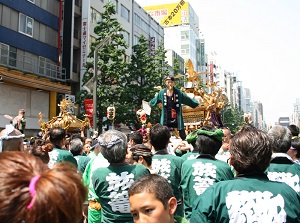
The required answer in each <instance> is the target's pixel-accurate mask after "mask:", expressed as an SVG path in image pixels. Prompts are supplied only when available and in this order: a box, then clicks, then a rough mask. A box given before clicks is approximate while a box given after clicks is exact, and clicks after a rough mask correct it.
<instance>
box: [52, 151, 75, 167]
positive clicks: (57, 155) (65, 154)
mask: <svg viewBox="0 0 300 223" xmlns="http://www.w3.org/2000/svg"><path fill="white" fill-rule="evenodd" d="M49 157H50V160H49V163H48V167H49V168H52V167H53V166H54V165H55V164H56V163H59V162H64V161H67V162H71V163H73V164H74V165H75V166H76V168H77V161H76V159H75V158H74V156H73V154H72V153H70V152H69V151H67V150H64V149H61V148H58V147H56V148H54V149H53V150H52V151H51V152H49Z"/></svg>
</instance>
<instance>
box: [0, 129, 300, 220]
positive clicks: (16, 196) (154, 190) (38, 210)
mask: <svg viewBox="0 0 300 223" xmlns="http://www.w3.org/2000/svg"><path fill="white" fill-rule="evenodd" d="M298 135H299V128H298V127H297V126H295V125H290V126H289V127H288V128H287V127H282V126H279V125H276V126H274V127H272V128H271V129H270V130H269V131H268V132H267V133H265V132H263V131H262V130H259V129H257V128H255V127H253V126H251V125H245V126H243V127H241V129H240V130H239V131H238V132H236V133H235V134H234V135H232V134H231V132H230V130H229V129H228V128H216V127H212V126H203V127H201V128H199V129H197V130H195V131H193V132H191V133H189V134H188V135H187V137H186V139H185V141H184V143H183V142H178V140H177V139H176V140H173V138H174V137H173V136H171V133H170V130H169V128H168V127H167V126H164V125H161V124H159V123H158V124H155V125H153V126H152V127H151V129H150V133H149V142H148V143H147V145H151V148H149V147H148V146H147V145H145V140H143V136H142V135H141V133H139V132H133V133H131V134H129V135H128V136H126V135H125V134H124V133H122V132H120V131H117V130H109V131H107V132H105V133H103V134H101V135H100V136H99V137H97V138H89V137H88V138H87V137H83V136H82V135H80V134H73V135H69V134H67V133H66V131H65V130H64V129H62V128H60V127H55V128H52V129H50V131H49V133H48V136H47V137H41V136H37V137H34V138H33V139H32V140H30V147H29V149H27V150H26V151H24V148H23V139H24V134H22V132H20V131H19V130H18V129H16V128H15V127H14V126H13V125H7V126H6V128H5V129H4V130H2V131H1V132H0V150H1V153H0V179H1V180H0V194H1V195H2V196H0V200H1V201H0V222H70V223H71V222H78V223H79V222H80V223H82V222H85V223H86V222H89V223H96V222H98V223H99V222H108V223H112V222H139V223H142V222H151V223H156V222H163V223H164V222H166V223H175V222H182V223H184V222H191V223H194V222H300V217H299V216H300V209H299V206H300V196H299V195H300V180H299V179H300V165H299V152H298V151H299V146H298V145H299V143H298V141H299V136H298ZM174 143H175V144H174ZM179 144H180V145H183V144H188V145H189V148H190V149H189V150H188V151H187V150H186V149H184V154H180V155H179V153H174V151H171V150H172V149H173V150H176V149H178V148H179V147H180V146H178V145H179ZM170 148H172V149H171V150H170ZM176 154H177V155H176Z"/></svg>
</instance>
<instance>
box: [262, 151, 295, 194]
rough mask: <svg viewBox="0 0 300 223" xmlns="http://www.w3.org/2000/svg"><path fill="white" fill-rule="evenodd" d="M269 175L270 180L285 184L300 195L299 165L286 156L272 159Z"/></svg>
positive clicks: (268, 170)
mask: <svg viewBox="0 0 300 223" xmlns="http://www.w3.org/2000/svg"><path fill="white" fill-rule="evenodd" d="M282 155H283V154H282ZM285 155H286V154H285ZM273 156H274V154H273ZM267 174H268V178H269V180H272V181H278V182H284V183H286V184H287V185H289V186H290V187H291V188H293V189H294V190H295V191H296V192H297V193H298V194H299V195H300V165H299V164H296V163H294V162H293V161H292V160H290V159H288V157H285V156H284V155H283V156H276V157H275V158H274V159H272V161H271V164H270V166H269V167H268V169H267Z"/></svg>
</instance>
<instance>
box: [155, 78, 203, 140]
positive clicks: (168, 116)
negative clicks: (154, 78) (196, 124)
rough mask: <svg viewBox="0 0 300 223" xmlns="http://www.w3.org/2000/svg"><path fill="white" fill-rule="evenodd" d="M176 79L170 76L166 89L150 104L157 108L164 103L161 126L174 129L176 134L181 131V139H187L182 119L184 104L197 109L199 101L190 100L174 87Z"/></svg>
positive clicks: (167, 79)
mask: <svg viewBox="0 0 300 223" xmlns="http://www.w3.org/2000/svg"><path fill="white" fill-rule="evenodd" d="M174 84H175V79H174V77H171V76H168V77H167V78H166V88H164V89H162V90H160V91H159V93H158V94H157V95H156V96H155V97H154V98H153V99H152V100H151V101H150V102H149V104H150V106H152V107H153V106H155V105H157V104H159V103H162V108H161V116H160V124H162V125H165V126H167V127H169V128H173V129H174V131H175V132H176V131H177V130H178V131H179V135H180V138H181V139H182V140H184V139H185V138H186V134H185V130H184V122H183V117H182V107H181V105H182V104H185V105H188V106H190V107H192V108H196V107H197V106H198V105H199V101H197V100H196V99H194V98H190V97H189V96H188V95H187V94H185V93H184V92H182V91H180V90H179V89H178V88H175V87H174Z"/></svg>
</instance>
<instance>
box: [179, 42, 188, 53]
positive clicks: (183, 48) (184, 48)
mask: <svg viewBox="0 0 300 223" xmlns="http://www.w3.org/2000/svg"><path fill="white" fill-rule="evenodd" d="M189 53H190V46H189V44H185V45H181V54H189Z"/></svg>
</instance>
